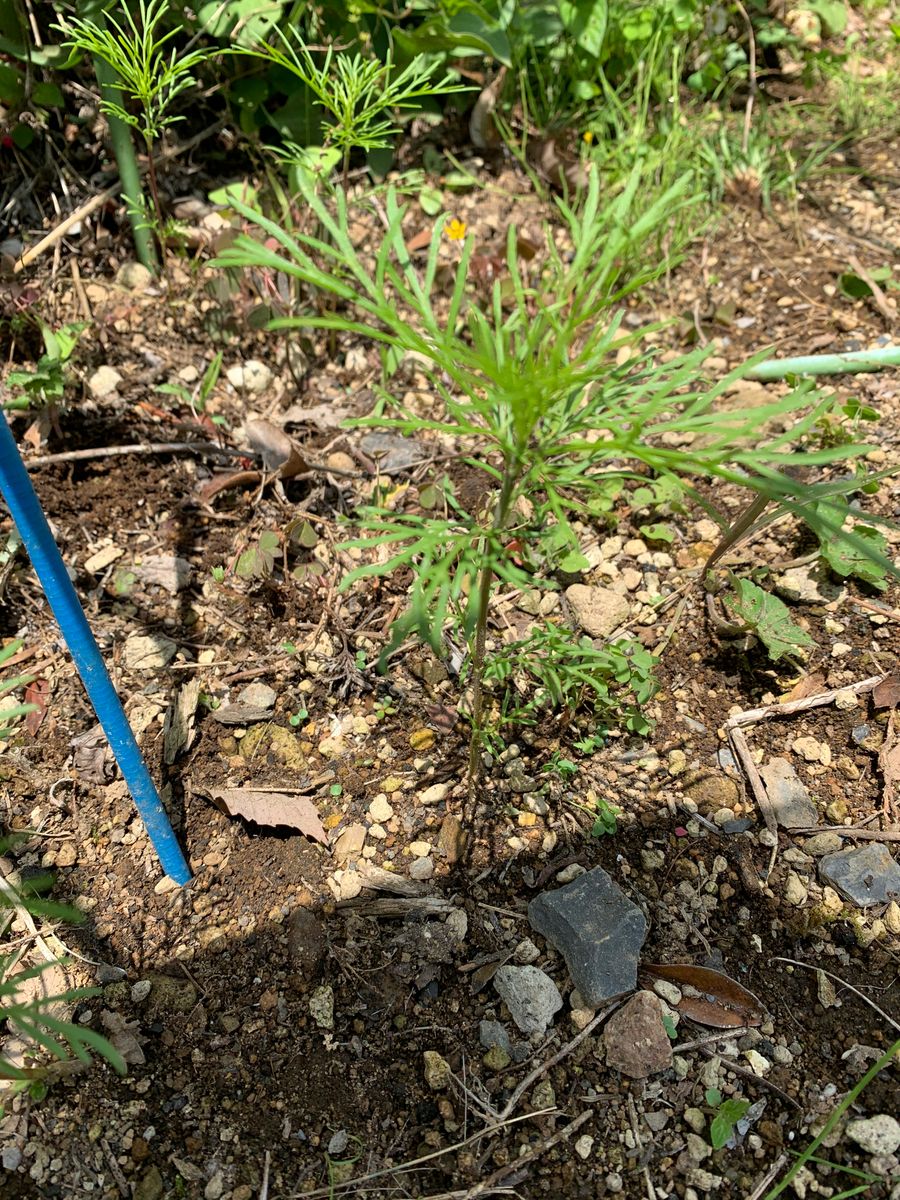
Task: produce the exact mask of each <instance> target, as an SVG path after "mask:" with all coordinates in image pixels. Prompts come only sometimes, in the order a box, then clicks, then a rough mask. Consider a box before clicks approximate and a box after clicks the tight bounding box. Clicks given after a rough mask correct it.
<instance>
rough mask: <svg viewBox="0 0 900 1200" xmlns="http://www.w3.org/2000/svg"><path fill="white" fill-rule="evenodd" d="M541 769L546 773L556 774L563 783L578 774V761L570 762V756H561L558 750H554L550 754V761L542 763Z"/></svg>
mask: <svg viewBox="0 0 900 1200" xmlns="http://www.w3.org/2000/svg"><path fill="white" fill-rule="evenodd" d="M542 770H543V771H545V772H546V773H547V774H548V775H558V776H559V778H560V779H561V780H562V781H563V782H564V783H565V782H566V781H567V780H569V779H574V778H575V776H576V775H577V774H578V763H574V762H572V760H571V759H570V758H563V756H562V755H561V754H560V752H559V751H558V750H554V751H553V753H552V754H551V755H550V761H549V762H546V763H544V766H543V767H542Z"/></svg>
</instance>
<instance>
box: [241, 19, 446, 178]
mask: <svg viewBox="0 0 900 1200" xmlns="http://www.w3.org/2000/svg"><path fill="white" fill-rule="evenodd" d="M275 32H276V34H277V35H278V38H277V40H276V41H275V42H274V43H272V44H269V43H262V44H261V45H258V46H255V47H253V48H252V49H241V50H240V51H238V53H241V54H247V55H250V56H251V57H253V58H261V59H264V60H265V61H267V62H271V63H275V64H277V65H278V66H279V67H282V68H283V69H284V70H286V71H289V72H290V73H291V74H292V75H294V76H295V77H296V78H297V79H299V80H300V81H301V82H302V83H303V84H305V86H306V87H307V88H309V90H310V92H312V94H313V95H314V96H315V98H316V100H317V101H318V102H319V104H320V105H321V106H322V108H323V109H324V111H325V113H326V114H327V123H326V127H325V129H324V131H323V134H324V145H325V149H326V151H328V150H329V149H330V150H333V151H334V155H335V157H334V159H333V160H332V163H331V164H330V165H334V163H336V162H341V163H342V164H343V171H344V177H345V182H346V175H347V170H348V167H349V162H350V153H351V151H352V150H354V149H359V150H380V149H385V148H387V147H389V146H391V145H392V144H393V140H394V137H395V135H396V133H397V120H396V113H397V112H398V111H402V110H404V109H405V110H410V109H417V108H419V107H421V104H422V102H423V101H424V100H426V99H430V98H433V97H436V96H448V95H451V94H452V93H453V92H465V91H469V90H470V89H469V87H468V86H467V85H466V84H462V83H458V82H456V81H455V80H454V79H453V77H452V76H450V75H445V76H444V77H443V78H442V79H440V80H434V79H433V78H432V77H433V75H434V65H433V64H432V63H430V62H428V61H427V60H426V59H425V58H424V57H423V56H421V55H420V56H417V57H416V58H414V59H413V60H412V62H411V63H409V65H408V66H406V67H404V68H403V70H402V71H400V72H398V73H397V74H394V64H393V61H392V58H391V55H390V54H388V56H387V58H386V60H385V61H384V62H383V63H382V62H379V61H378V60H377V59H365V58H363V56H362V55H361V54H354V55H353V56H351V55H349V54H345V53H342V52H340V51H335V50H334V48H333V47H331V46H329V47H328V49H327V50H326V51H325V56H324V58H322V60H321V62H317V61H316V59H315V57H314V55H313V53H312V51H311V50H310V49H309V48H308V47H307V46H305V45H304V44H303V42H302V41H301V40H300V39H299V37H297V36H295V37H294V38H288V37H287V36H285V35H284V34H283V33H281V31H280V30H278V29H276V30H275ZM281 156H282V157H286V158H293V159H297V160H299V161H301V162H304V163H306V164H309V162H310V155H309V152H308V150H307V149H305V148H303V149H301V148H300V147H297V146H295V145H292V144H288V145H287V146H286V147H285V149H284V150H283V151H282V152H281ZM320 165H323V164H320ZM324 165H325V166H328V165H329V164H328V162H327V159H326V160H325V163H324Z"/></svg>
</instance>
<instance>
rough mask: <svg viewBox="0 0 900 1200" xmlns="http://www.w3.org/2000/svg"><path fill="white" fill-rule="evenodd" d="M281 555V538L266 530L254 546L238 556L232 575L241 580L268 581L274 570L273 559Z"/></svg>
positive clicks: (272, 531)
mask: <svg viewBox="0 0 900 1200" xmlns="http://www.w3.org/2000/svg"><path fill="white" fill-rule="evenodd" d="M280 553H281V538H280V537H279V536H278V534H277V533H275V532H274V530H271V529H266V530H264V531H263V532H262V533H261V534H260V535H259V537H258V539H257V541H256V545H254V546H250V547H248V549H246V550H244V552H243V553H242V554H240V555H238V560H237V562H236V563H235V565H234V573H235V575H237V576H238V577H239V578H241V579H269V578H270V577H271V575H272V572H273V571H274V569H275V558H276V556H277V555H278V554H280Z"/></svg>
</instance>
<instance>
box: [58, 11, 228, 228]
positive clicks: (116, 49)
mask: <svg viewBox="0 0 900 1200" xmlns="http://www.w3.org/2000/svg"><path fill="white" fill-rule="evenodd" d="M122 8H123V17H122V19H121V20H117V19H116V18H115V17H114V16H112V15H111V14H110V13H108V12H102V11H100V12H99V13H98V14H97V17H96V19H94V18H91V17H84V18H82V17H70V18H68V20H67V23H66V24H65V25H56V26H54V27H53V28H55V29H58V30H59V31H60V32H61V33H63V34H64V35H66V38H67V41H66V45H67V46H69V47H71V48H72V49H73V50H80V51H83V52H85V53H87V54H90V55H91V57H92V58H93V60H94V62H95V63H97V62H98V61H99V62H100V63H103V64H105V65H106V67H107V68H109V70H110V71H111V72H112V75H111V77H110V78H109V80H108V84H109V88H105V89H104V93H105V94H104V96H103V99H102V100H101V109H102V111H103V112H104V113H106V114H107V115H108V116H110V117H112V118H113V119H114V120H116V121H119V122H121V123H122V125H123V126H128V127H130V128H132V129H136V130H137V131H138V133H139V134H140V135H141V137H142V138H143V141H144V146H145V148H146V152H147V178H148V180H149V183H150V194H151V196H152V199H153V208H154V211H155V221H156V233H157V237H158V238H159V239H160V242H162V240H163V231H164V227H165V221H164V218H163V210H162V203H161V200H160V195H159V185H158V181H157V175H156V165H155V163H154V160H153V148H154V144H155V143H156V142H157V141H158V140H159V138H160V137H161V136H162V134H163V132H164V131H165V130H166V129H168V128H169V127H170V126H172V125H174V124H175V122H176V121H180V120H182V118H181V117H180V116H178V115H176V114H175V113H174V112H173V111H172V109H173V105H174V102H175V100H176V99H177V98H178V97H179V96H180V95H181V94H182V93H183V92H185V91H186V90H187V89H188V88H190V87H192V86H193V85H194V83H195V79H194V76H193V74H192V72H193V71H194V69H195V68H196V67H198V66H199V65H200V63H202V62H204V61H205V60H206V59H207V58H208V57H209V52H208V51H207V50H187V51H184V52H181V51H179V50H178V49H177V48H176V47H175V46H174V45H171V42H172V40H173V39H174V38H177V37H178V35H179V34H180V33H181V31H182V28H183V27H182V26H181V25H175V26H174V27H173V28H172V29H170V30H169V31H168V32H167V33H163V32H161V31H160V29H159V25H160V22H161V21H163V20H164V19H165V18H166V17H167V16H168V14H169V12H170V8H171V6H170V4H169V2H168V0H138V5H137V19H135V17H134V16H133V15H132V13H131V10H130V8H129V7H128V6H127V5H123V6H122ZM103 82H104V81H103V80H102V79H101V85H102V84H103ZM109 89H114V90H115V91H117V92H119V93H120V95H121V99H122V102H121V103H118V102H116V101H115V100H113V99H111V98H110V96H109ZM135 109H136V111H134V110H135ZM126 200H127V201H128V202H129V204H130V206H131V208H132V210H135V209H136V210H138V211H140V210H142V209H143V207H144V205H143V196H142V195H141V194H140V191H139V189H138V190H137V192H136V193H135V194H133V195H126Z"/></svg>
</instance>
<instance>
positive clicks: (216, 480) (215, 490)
mask: <svg viewBox="0 0 900 1200" xmlns="http://www.w3.org/2000/svg"><path fill="white" fill-rule="evenodd" d="M261 480H262V474H261V473H260V472H259V471H226V472H224V473H223V474H221V475H213V477H212V479H208V480H207V481H206V483H204V484H203V486H202V487H200V488H198V489H197V492H198V494H199V496H200V499H201V500H202V501H203V502H204V504H209V502H210V500H212V499H213V497H214V496H218V494H219V492H226V491H229V490H230V489H231V488H235V487H243V486H244V485H245V484H253V485H254V486H256V484H258V483H260V482H261Z"/></svg>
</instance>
